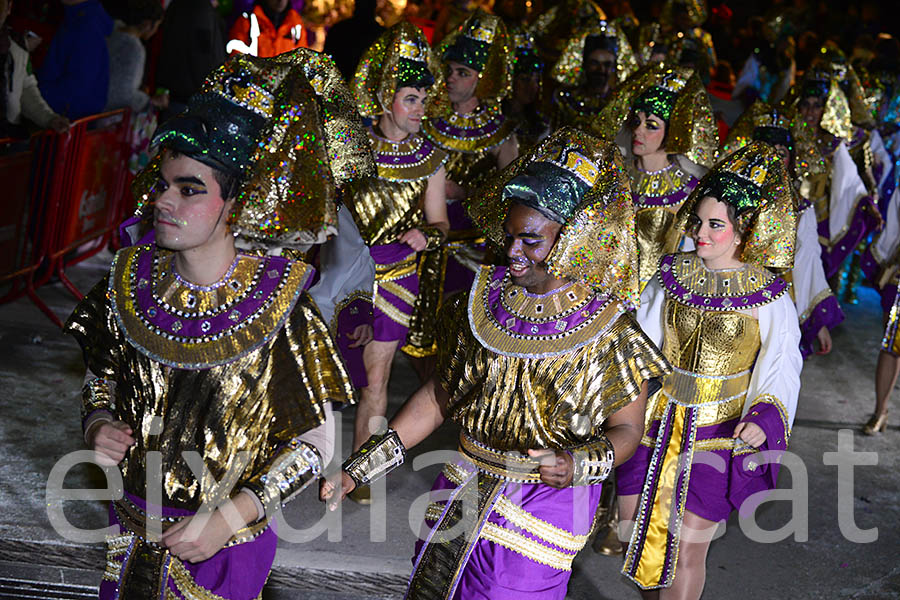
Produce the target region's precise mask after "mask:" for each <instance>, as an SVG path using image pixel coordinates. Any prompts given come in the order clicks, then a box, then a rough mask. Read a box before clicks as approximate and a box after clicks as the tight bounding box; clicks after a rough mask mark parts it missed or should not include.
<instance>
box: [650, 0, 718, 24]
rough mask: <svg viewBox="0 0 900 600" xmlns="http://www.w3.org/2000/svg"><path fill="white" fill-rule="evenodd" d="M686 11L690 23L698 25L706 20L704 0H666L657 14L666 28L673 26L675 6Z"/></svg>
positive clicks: (707, 13)
mask: <svg viewBox="0 0 900 600" xmlns="http://www.w3.org/2000/svg"><path fill="white" fill-rule="evenodd" d="M676 7H678V8H682V9H683V10H685V11H687V15H688V19H690V21H691V25H693V26H694V27H699V26H701V25H703V23H705V22H706V19H707V17H708V16H709V11H708V10H707V8H706V0H667V1H666V3H665V4H664V5H663V8H662V11H661V12H660V15H659V22H660V23H662V24H663V26H664V27H666V28H672V27H674V26H675V8H676Z"/></svg>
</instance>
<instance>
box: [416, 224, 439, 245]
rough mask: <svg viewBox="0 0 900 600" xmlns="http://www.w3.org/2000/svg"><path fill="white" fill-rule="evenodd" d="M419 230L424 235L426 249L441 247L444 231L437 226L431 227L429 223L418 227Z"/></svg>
mask: <svg viewBox="0 0 900 600" xmlns="http://www.w3.org/2000/svg"><path fill="white" fill-rule="evenodd" d="M419 231H421V232H422V234H423V235H424V236H425V249H426V250H437V249H438V248H440V247H441V244H443V243H444V239H445V236H444V232H443V231H441V230H440V229H438V228H437V227H432V226H431V225H425V226H423V227H419Z"/></svg>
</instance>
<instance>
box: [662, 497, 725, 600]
mask: <svg viewBox="0 0 900 600" xmlns="http://www.w3.org/2000/svg"><path fill="white" fill-rule="evenodd" d="M715 532H716V523H715V522H713V521H710V520H708V519H704V518H703V517H699V516H697V515H695V514H694V513H692V512H691V511H689V510H686V511H684V521H683V523H682V525H681V541H680V542H679V544H678V563H677V565H676V567H675V581H674V582H672V587H669V588H663V589H662V590H660V594H659V599H660V600H699V598H700V595H701V594H702V593H703V586H704V584H705V583H706V553H707V552H708V551H709V544H710V542H711V541H712V536H713V534H714V533H715Z"/></svg>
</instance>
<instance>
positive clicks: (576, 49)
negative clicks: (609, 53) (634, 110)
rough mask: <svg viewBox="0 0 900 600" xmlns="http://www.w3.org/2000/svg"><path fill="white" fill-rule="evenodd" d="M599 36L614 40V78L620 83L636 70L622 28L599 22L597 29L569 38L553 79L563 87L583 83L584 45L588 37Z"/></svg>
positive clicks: (629, 45) (555, 68)
mask: <svg viewBox="0 0 900 600" xmlns="http://www.w3.org/2000/svg"><path fill="white" fill-rule="evenodd" d="M593 36H599V37H605V38H612V39H614V40H615V43H614V46H615V52H613V54H615V56H616V78H617V81H619V82H620V83H621V82H622V81H625V80H626V79H628V77H630V76H631V74H632V73H634V72H635V71H637V69H638V61H637V57H636V56H635V55H634V51H633V50H632V49H631V44H630V43H629V42H628V38H627V37H626V36H625V32H624V31H622V28H621V27H620V26H619V25H618V24H616V23H612V22H609V23H608V22H605V21H604V22H601V24H600V25H599V26H598V27H592V28H590V29H587V30H584V31H581V32H579V33H577V34H575V35H574V36H573V37H571V38H569V41H568V42H567V43H566V47H565V49H564V50H563V53H562V56H560V57H559V61H557V63H556V65H555V66H554V67H553V78H554V79H555V80H556V81H558V82H559V83H561V84H563V85H569V86H576V85H580V84H582V83H584V81H585V77H584V44H585V40H587V39H588V38H589V37H593Z"/></svg>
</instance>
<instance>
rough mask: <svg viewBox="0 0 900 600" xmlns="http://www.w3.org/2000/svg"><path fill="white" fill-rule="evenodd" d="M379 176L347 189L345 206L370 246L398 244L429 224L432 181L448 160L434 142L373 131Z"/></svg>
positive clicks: (361, 181) (362, 180) (344, 198)
mask: <svg viewBox="0 0 900 600" xmlns="http://www.w3.org/2000/svg"><path fill="white" fill-rule="evenodd" d="M369 135H370V137H371V139H372V145H373V148H374V149H375V156H376V161H377V163H378V177H369V178H365V179H359V180H357V181H354V182H352V183H350V184H349V185H348V186H347V187H346V188H345V190H344V196H343V201H344V205H345V206H347V208H348V209H349V210H350V213H351V214H352V215H353V221H354V223H356V226H357V228H358V229H359V233H360V235H361V236H362V239H363V240H364V241H365V242H366V244H368V245H370V246H373V245H378V244H389V243H391V242H395V241H397V238H398V237H399V236H400V235H402V234H403V233H404V232H406V231H409V230H410V229H412V228H414V227H421V226H422V225H424V224H425V215H424V213H423V211H422V202H423V198H424V194H425V189H426V188H427V187H428V178H429V177H430V176H431V175H433V174H434V173H435V172H437V170H438V169H440V168H441V166H443V164H444V163H445V162H446V160H447V153H446V152H444V151H443V150H441V149H440V148H437V147H436V146H435V145H434V144H432V143H431V142H430V141H428V140H426V139H424V138H422V137H420V136H418V135H414V136H410V139H407V140H404V141H403V142H391V141H390V140H386V139H384V138H382V137H380V136H378V135H376V134H375V133H374V132H370V134H369Z"/></svg>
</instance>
